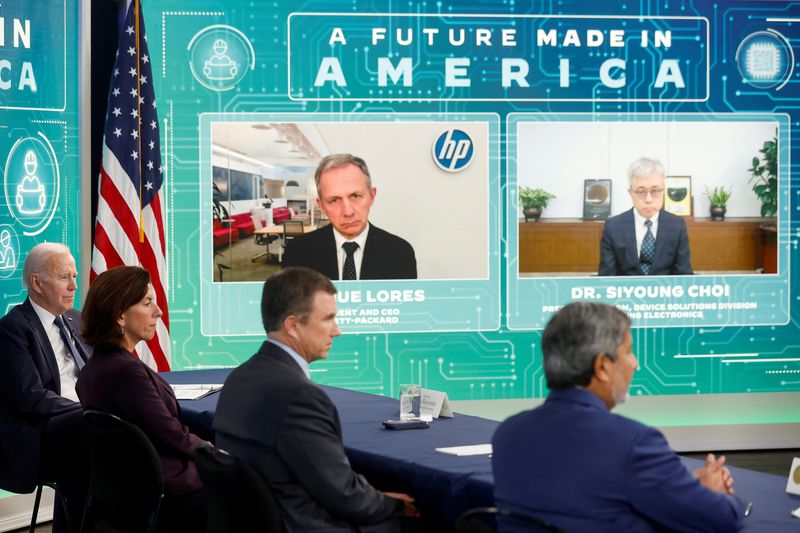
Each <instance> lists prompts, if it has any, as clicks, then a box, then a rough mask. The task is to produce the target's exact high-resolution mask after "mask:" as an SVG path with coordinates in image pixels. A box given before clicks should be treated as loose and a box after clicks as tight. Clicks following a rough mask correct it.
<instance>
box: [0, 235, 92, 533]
mask: <svg viewBox="0 0 800 533" xmlns="http://www.w3.org/2000/svg"><path fill="white" fill-rule="evenodd" d="M77 275H78V272H77V271H76V269H75V259H74V258H73V257H72V254H71V253H70V250H69V248H67V247H66V246H64V245H63V244H58V243H42V244H38V245H36V246H34V247H33V248H32V249H31V250H30V252H28V256H27V258H26V259H25V264H24V265H23V267H22V281H23V283H24V284H25V288H26V289H27V290H28V297H27V298H26V299H25V301H24V302H22V303H21V304H20V305H18V306H16V307H14V308H13V309H11V310H10V311H9V312H8V314H7V315H5V316H4V317H3V318H2V319H0V346H2V351H0V391H2V393H1V394H0V488H2V489H5V490H9V491H12V492H32V491H33V490H34V489H35V488H36V485H37V484H38V483H41V482H44V481H46V482H55V483H57V484H58V486H59V489H60V490H61V491H62V496H65V497H66V500H67V503H68V505H69V515H70V516H69V517H70V520H71V523H72V526H73V528H74V529H75V530H76V531H77V528H78V526H79V525H80V520H81V516H82V514H83V503H84V500H85V497H86V488H87V485H88V475H87V470H86V464H84V461H85V458H84V456H83V452H82V446H81V438H80V420H81V414H82V413H83V411H82V410H81V404H79V403H78V396H77V394H76V393H75V382H76V380H77V377H78V372H79V371H80V369H81V368H82V367H83V365H84V363H85V362H86V361H87V360H88V358H89V356H90V355H91V350H90V349H89V348H88V347H86V346H85V345H84V344H83V342H82V341H81V340H80V338H79V335H80V332H81V315H80V313H79V312H78V311H76V310H75V309H73V305H74V301H75V292H76V290H77V288H78V284H77V282H76V277H77ZM53 512H54V518H53V531H54V532H60V531H67V522H66V517H65V516H64V513H63V510H62V507H61V505H58V503H56V505H55V506H54V511H53Z"/></svg>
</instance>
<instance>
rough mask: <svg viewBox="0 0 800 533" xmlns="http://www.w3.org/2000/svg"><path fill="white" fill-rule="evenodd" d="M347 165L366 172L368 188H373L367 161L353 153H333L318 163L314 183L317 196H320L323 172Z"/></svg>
mask: <svg viewBox="0 0 800 533" xmlns="http://www.w3.org/2000/svg"><path fill="white" fill-rule="evenodd" d="M347 165H355V166H357V167H358V168H359V169H360V170H361V172H362V173H363V174H364V178H365V179H366V180H367V189H372V177H371V176H370V175H369V169H368V168H367V163H366V162H365V161H364V160H363V159H361V158H360V157H358V156H354V155H353V154H331V155H326V156H325V157H323V158H322V160H321V161H320V162H319V165H317V170H316V172H314V183H316V185H317V196H319V180H320V178H321V177H322V173H323V172H327V171H328V170H332V169H334V168H342V167H346V166H347Z"/></svg>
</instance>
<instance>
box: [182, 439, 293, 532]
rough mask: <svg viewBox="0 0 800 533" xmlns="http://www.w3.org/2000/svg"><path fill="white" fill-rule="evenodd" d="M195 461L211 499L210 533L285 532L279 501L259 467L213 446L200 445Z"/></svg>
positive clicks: (209, 506) (208, 498)
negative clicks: (256, 467) (234, 532)
mask: <svg viewBox="0 0 800 533" xmlns="http://www.w3.org/2000/svg"><path fill="white" fill-rule="evenodd" d="M194 461H195V465H197V471H198V472H199V473H200V479H201V480H202V481H203V486H204V487H205V491H206V499H207V501H208V529H207V530H206V532H207V533H230V532H231V531H236V533H281V532H282V531H283V519H282V518H281V509H280V507H279V506H278V502H277V500H276V499H275V496H274V495H273V494H272V490H271V489H270V488H269V485H268V484H267V482H266V480H265V479H264V478H263V476H262V475H261V474H260V473H259V472H258V471H257V470H256V469H255V468H253V467H252V466H250V465H249V464H248V463H246V462H244V461H241V460H239V459H236V458H235V457H232V456H231V455H229V454H228V452H226V451H225V450H222V449H220V448H215V447H213V446H211V445H208V446H200V447H199V448H198V449H197V450H196V451H195V454H194Z"/></svg>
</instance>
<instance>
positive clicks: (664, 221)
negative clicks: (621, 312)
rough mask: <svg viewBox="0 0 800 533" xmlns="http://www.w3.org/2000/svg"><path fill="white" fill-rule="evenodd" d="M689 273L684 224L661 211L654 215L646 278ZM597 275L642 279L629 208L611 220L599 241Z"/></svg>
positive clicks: (689, 265)
mask: <svg viewBox="0 0 800 533" xmlns="http://www.w3.org/2000/svg"><path fill="white" fill-rule="evenodd" d="M676 274H693V272H692V264H691V252H690V251H689V237H688V235H687V234H686V223H685V222H684V221H683V219H682V218H681V217H679V216H675V215H673V214H672V213H667V212H666V211H664V210H663V209H662V210H661V211H660V212H659V215H658V233H657V234H656V255H655V257H654V258H653V266H652V267H651V269H650V275H651V276H652V275H676ZM597 275H599V276H643V275H644V273H643V272H642V268H641V265H640V264H639V254H637V253H636V228H635V222H634V218H633V209H630V210H628V211H625V212H624V213H620V214H619V215H617V216H615V217H611V218H609V219H608V220H607V221H606V224H605V227H604V228H603V237H602V239H601V240H600V266H599V267H598V269H597Z"/></svg>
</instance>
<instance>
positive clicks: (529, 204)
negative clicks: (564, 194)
mask: <svg viewBox="0 0 800 533" xmlns="http://www.w3.org/2000/svg"><path fill="white" fill-rule="evenodd" d="M555 197H556V195H555V194H550V193H549V192H547V191H545V190H544V189H531V188H530V187H520V188H519V201H520V202H521V203H522V214H523V215H525V222H528V219H530V218H532V219H533V221H534V222H536V221H537V220H539V217H541V216H542V209H544V208H545V207H547V203H548V202H549V201H550V200H552V199H553V198H555Z"/></svg>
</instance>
